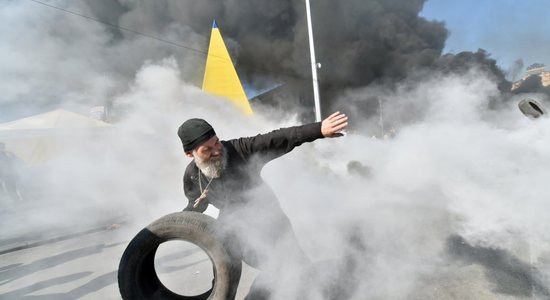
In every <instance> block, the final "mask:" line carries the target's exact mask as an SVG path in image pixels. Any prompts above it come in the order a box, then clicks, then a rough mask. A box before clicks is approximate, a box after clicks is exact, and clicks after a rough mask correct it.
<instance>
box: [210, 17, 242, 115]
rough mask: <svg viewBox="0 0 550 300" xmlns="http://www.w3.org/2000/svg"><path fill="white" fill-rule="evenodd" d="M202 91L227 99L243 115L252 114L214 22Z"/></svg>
mask: <svg viewBox="0 0 550 300" xmlns="http://www.w3.org/2000/svg"><path fill="white" fill-rule="evenodd" d="M202 90H203V91H206V92H209V93H211V94H214V95H217V96H221V97H225V98H228V99H229V100H231V102H232V103H233V104H235V105H236V106H237V107H239V108H240V109H241V110H242V111H243V112H244V113H245V114H247V115H251V114H252V108H251V107H250V103H249V102H248V98H247V97H246V94H245V92H244V89H243V86H242V84H241V81H240V79H239V76H238V75H237V71H236V70H235V67H234V66H233V62H232V61H231V57H230V56H229V52H228V51H227V48H226V47H225V43H224V42H223V38H222V35H221V33H220V30H219V29H218V25H217V24H216V21H215V20H214V23H213V24H212V35H211V36H210V46H209V48H208V57H207V58H206V68H205V70H204V80H203V83H202Z"/></svg>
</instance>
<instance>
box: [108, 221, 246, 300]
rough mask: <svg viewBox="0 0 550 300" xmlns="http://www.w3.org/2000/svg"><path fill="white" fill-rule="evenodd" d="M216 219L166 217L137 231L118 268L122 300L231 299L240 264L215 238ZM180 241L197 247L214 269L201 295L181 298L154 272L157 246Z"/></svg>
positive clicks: (238, 278) (236, 284) (239, 271)
mask: <svg viewBox="0 0 550 300" xmlns="http://www.w3.org/2000/svg"><path fill="white" fill-rule="evenodd" d="M216 232H217V231H216V220H215V219H214V218H212V217H209V216H207V215H204V214H201V213H197V212H187V211H185V212H178V213H173V214H169V215H166V216H164V217H162V218H160V219H158V220H156V221H155V222H153V223H151V224H150V225H149V226H147V227H146V228H144V229H143V230H141V231H140V232H139V233H138V234H137V235H136V236H135V237H134V238H133V239H132V240H131V241H130V243H129V244H128V247H127V248H126V250H125V251H124V254H123V255H122V258H121V260H120V265H119V268H118V286H119V290H120V295H121V296H122V298H123V299H132V300H134V299H185V300H190V299H193V300H199V299H209V300H227V299H234V298H235V294H236V292H237V286H238V283H239V280H240V277H241V268H242V261H241V260H240V259H238V258H236V256H234V255H232V254H231V253H230V252H229V251H227V249H226V248H225V247H224V245H223V243H222V242H221V241H219V239H217V238H216V236H217V235H216ZM170 240H184V241H188V242H190V243H193V244H195V245H197V246H198V247H200V248H201V249H202V250H204V252H206V254H207V255H208V257H209V258H210V260H211V261H212V265H213V266H214V286H213V287H212V289H211V290H209V291H207V292H205V293H204V294H202V295H197V296H183V295H178V294H176V293H174V292H172V291H170V290H169V289H168V288H166V287H165V286H164V285H163V284H162V282H161V281H160V280H159V278H158V276H157V273H156V271H155V265H154V261H155V253H156V251H157V249H158V247H159V245H160V244H162V243H164V242H167V241H170Z"/></svg>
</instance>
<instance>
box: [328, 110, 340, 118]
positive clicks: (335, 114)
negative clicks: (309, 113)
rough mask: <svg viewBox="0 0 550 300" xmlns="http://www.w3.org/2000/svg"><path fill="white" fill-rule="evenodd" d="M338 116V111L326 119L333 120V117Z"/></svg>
mask: <svg viewBox="0 0 550 300" xmlns="http://www.w3.org/2000/svg"><path fill="white" fill-rule="evenodd" d="M339 114H340V112H339V111H337V112H334V113H332V115H330V116H328V118H327V119H331V118H333V117H334V116H337V115H339Z"/></svg>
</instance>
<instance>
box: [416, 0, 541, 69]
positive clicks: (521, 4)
mask: <svg viewBox="0 0 550 300" xmlns="http://www.w3.org/2000/svg"><path fill="white" fill-rule="evenodd" d="M421 16H424V17H425V18H427V19H429V20H441V21H444V22H445V25H446V27H447V29H448V30H449V32H450V35H449V38H448V39H447V42H446V44H445V48H444V52H450V53H458V52H460V51H476V50H477V49H478V48H482V49H485V50H486V51H488V52H489V53H491V57H492V58H494V59H496V60H497V63H498V65H499V66H500V67H501V68H503V69H504V70H507V69H509V68H510V67H511V66H512V65H513V63H514V61H516V60H517V59H522V60H523V63H524V68H525V67H528V66H529V65H531V64H533V63H543V64H545V65H549V64H550V58H549V54H548V53H550V35H549V28H550V1H548V0H529V1H519V0H499V1H494V0H463V1H450V0H428V1H427V2H426V4H425V5H424V9H423V11H422V13H421Z"/></svg>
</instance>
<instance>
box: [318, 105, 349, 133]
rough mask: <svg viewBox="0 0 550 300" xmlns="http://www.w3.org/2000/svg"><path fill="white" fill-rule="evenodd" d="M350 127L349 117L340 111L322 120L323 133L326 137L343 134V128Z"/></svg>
mask: <svg viewBox="0 0 550 300" xmlns="http://www.w3.org/2000/svg"><path fill="white" fill-rule="evenodd" d="M346 127H348V117H347V116H346V115H345V114H343V113H340V112H339V111H337V112H335V113H333V114H332V115H330V116H328V118H326V119H324V120H323V122H321V133H322V134H323V136H324V137H328V138H331V137H339V136H342V135H343V134H342V130H344V129H346Z"/></svg>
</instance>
